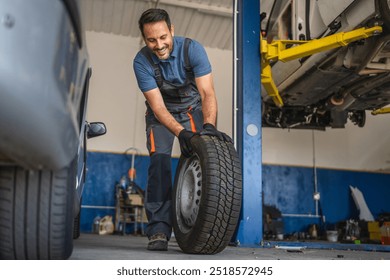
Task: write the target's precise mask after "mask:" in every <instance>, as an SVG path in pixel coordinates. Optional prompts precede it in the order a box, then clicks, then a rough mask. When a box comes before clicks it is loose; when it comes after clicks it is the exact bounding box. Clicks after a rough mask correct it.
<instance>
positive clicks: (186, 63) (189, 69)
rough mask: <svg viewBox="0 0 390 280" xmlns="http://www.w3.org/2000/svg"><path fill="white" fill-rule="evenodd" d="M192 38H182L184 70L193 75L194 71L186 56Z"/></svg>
mask: <svg viewBox="0 0 390 280" xmlns="http://www.w3.org/2000/svg"><path fill="white" fill-rule="evenodd" d="M191 42H192V40H191V39H190V38H185V39H184V68H185V70H186V74H187V75H188V74H190V75H192V76H193V75H194V72H193V71H192V66H191V62H190V58H189V56H188V49H189V47H190V43H191Z"/></svg>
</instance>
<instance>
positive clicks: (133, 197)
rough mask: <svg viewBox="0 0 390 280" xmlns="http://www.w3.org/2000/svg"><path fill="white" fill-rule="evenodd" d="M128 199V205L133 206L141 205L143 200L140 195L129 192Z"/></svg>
mask: <svg viewBox="0 0 390 280" xmlns="http://www.w3.org/2000/svg"><path fill="white" fill-rule="evenodd" d="M128 197H129V200H130V205H134V206H143V205H144V202H143V199H142V196H141V195H139V194H129V195H128Z"/></svg>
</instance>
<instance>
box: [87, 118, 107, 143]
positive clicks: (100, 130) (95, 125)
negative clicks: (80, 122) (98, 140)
mask: <svg viewBox="0 0 390 280" xmlns="http://www.w3.org/2000/svg"><path fill="white" fill-rule="evenodd" d="M106 132H107V128H106V125H105V124H104V123H102V122H91V123H88V128H87V138H88V139H89V138H93V137H97V136H101V135H104V134H106Z"/></svg>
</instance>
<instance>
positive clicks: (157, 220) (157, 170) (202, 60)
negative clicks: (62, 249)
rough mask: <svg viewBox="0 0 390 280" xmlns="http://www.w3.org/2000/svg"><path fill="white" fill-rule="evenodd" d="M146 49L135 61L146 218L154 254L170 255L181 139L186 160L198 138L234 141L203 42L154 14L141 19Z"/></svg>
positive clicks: (165, 15)
mask: <svg viewBox="0 0 390 280" xmlns="http://www.w3.org/2000/svg"><path fill="white" fill-rule="evenodd" d="M138 23H139V28H140V30H141V33H142V37H143V39H144V42H145V44H146V46H145V47H144V48H143V49H142V50H141V51H140V52H138V54H137V55H136V57H135V58H134V63H133V67H134V72H135V75H136V78H137V82H138V86H139V88H140V90H141V91H142V92H143V94H144V96H145V99H146V102H145V103H146V107H147V110H146V116H145V121H146V136H147V148H148V151H149V154H150V166H149V170H148V186H147V194H146V203H145V208H146V214H147V217H148V220H149V223H148V226H147V229H146V234H147V236H148V238H149V243H148V250H158V251H165V250H167V248H168V240H169V238H170V236H171V233H172V207H171V206H172V200H171V189H172V180H171V178H172V175H171V152H172V145H173V141H174V137H175V136H177V137H178V138H179V143H180V149H181V153H182V154H183V156H186V157H190V156H191V155H192V147H191V138H192V137H193V136H194V135H195V134H198V133H199V134H203V135H213V136H217V137H218V138H219V139H221V140H223V141H231V139H230V137H229V136H227V135H226V134H224V133H222V132H219V131H218V130H217V129H216V128H215V123H216V117H217V100H216V97H215V92H214V85H213V78H212V74H211V66H210V63H209V61H208V57H207V54H206V51H205V50H204V48H203V46H201V45H200V44H199V43H198V42H196V41H194V40H190V39H186V38H182V37H174V26H173V25H172V24H171V21H170V18H169V15H168V13H167V12H166V11H165V10H162V9H149V10H147V11H145V12H144V13H143V14H142V15H141V17H140V19H139V22H138Z"/></svg>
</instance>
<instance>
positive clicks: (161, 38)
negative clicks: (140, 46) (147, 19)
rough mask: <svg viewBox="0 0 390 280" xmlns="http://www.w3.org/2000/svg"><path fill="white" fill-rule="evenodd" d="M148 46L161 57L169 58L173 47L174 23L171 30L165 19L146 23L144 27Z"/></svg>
mask: <svg viewBox="0 0 390 280" xmlns="http://www.w3.org/2000/svg"><path fill="white" fill-rule="evenodd" d="M143 34H144V41H145V44H146V46H147V47H148V48H149V49H150V50H152V52H153V53H154V54H155V55H157V57H158V58H159V59H167V58H169V55H170V54H171V52H172V49H173V35H174V32H173V25H171V30H169V28H168V25H167V23H166V22H165V21H158V22H152V23H146V24H145V25H144V28H143Z"/></svg>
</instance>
